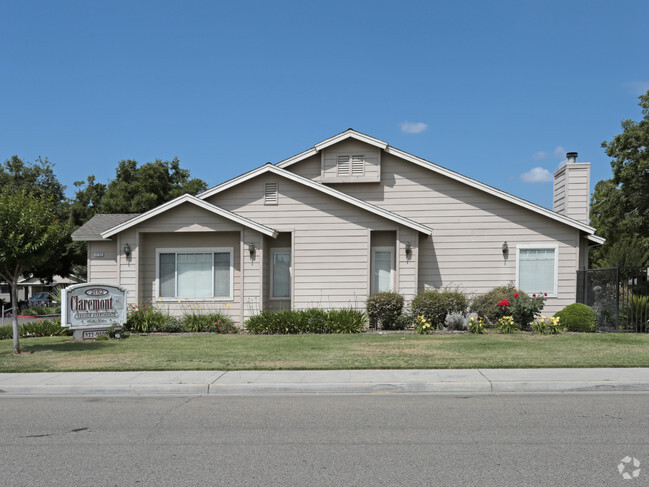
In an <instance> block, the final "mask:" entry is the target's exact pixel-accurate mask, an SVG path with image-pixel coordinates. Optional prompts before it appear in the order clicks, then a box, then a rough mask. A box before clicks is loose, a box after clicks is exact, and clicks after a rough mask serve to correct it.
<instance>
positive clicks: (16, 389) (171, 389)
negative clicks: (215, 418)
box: [0, 384, 208, 397]
mask: <svg viewBox="0 0 649 487" xmlns="http://www.w3.org/2000/svg"><path fill="white" fill-rule="evenodd" d="M207 393H208V384H131V385H128V384H124V385H105V386H98V385H92V386H90V385H61V386H54V385H42V386H9V387H3V388H2V389H0V397H2V396H83V395H102V394H105V395H158V394H160V395H164V394H181V395H191V396H195V395H204V394H207Z"/></svg>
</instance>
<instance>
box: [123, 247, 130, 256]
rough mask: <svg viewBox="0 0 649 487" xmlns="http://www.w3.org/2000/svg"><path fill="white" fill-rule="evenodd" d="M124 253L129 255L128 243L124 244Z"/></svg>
mask: <svg viewBox="0 0 649 487" xmlns="http://www.w3.org/2000/svg"><path fill="white" fill-rule="evenodd" d="M124 254H126V257H130V255H131V247H130V246H129V244H124Z"/></svg>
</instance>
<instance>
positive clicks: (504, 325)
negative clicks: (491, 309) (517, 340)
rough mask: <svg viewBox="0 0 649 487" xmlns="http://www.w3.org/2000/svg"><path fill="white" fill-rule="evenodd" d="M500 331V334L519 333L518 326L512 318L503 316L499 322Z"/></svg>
mask: <svg viewBox="0 0 649 487" xmlns="http://www.w3.org/2000/svg"><path fill="white" fill-rule="evenodd" d="M498 331H499V332H500V333H507V334H511V333H516V332H517V331H518V324H517V323H516V322H515V321H514V318H513V317H511V316H503V317H502V318H500V319H499V320H498Z"/></svg>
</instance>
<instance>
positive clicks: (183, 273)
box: [157, 247, 233, 299]
mask: <svg viewBox="0 0 649 487" xmlns="http://www.w3.org/2000/svg"><path fill="white" fill-rule="evenodd" d="M232 256H233V249H232V247H229V248H215V249H159V250H158V252H157V270H158V297H160V298H189V299H192V298H199V299H206V298H215V299H232V293H233V280H232V278H233V269H232Z"/></svg>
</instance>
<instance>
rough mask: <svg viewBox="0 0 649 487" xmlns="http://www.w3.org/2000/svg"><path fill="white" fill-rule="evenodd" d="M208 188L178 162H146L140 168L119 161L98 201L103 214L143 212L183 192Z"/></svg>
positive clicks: (133, 163)
mask: <svg viewBox="0 0 649 487" xmlns="http://www.w3.org/2000/svg"><path fill="white" fill-rule="evenodd" d="M206 188H207V184H206V183H205V181H203V180H201V179H190V173H189V170H188V169H181V168H180V161H179V160H178V158H174V159H173V160H172V161H161V160H160V159H156V160H155V162H147V163H146V164H142V165H141V166H140V167H138V166H137V162H136V161H133V160H126V161H120V162H119V164H118V166H117V169H116V178H115V179H113V180H112V181H110V183H109V184H108V187H107V188H106V193H105V194H104V196H103V198H102V199H101V204H100V210H101V212H102V213H143V212H145V211H148V210H150V209H152V208H155V207H156V206H158V205H161V204H163V203H166V202H167V201H170V200H172V199H174V198H176V197H178V196H181V195H183V194H185V193H189V194H197V193H199V192H201V191H204V190H205V189H206Z"/></svg>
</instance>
